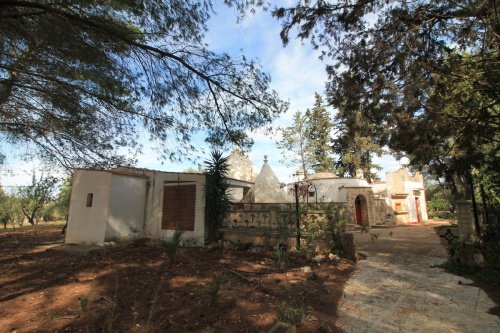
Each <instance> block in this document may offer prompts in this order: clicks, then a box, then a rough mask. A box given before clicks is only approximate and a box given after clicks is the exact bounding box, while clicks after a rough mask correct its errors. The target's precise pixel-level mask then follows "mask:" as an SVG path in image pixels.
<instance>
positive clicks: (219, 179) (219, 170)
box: [204, 150, 231, 242]
mask: <svg viewBox="0 0 500 333" xmlns="http://www.w3.org/2000/svg"><path fill="white" fill-rule="evenodd" d="M204 165H205V170H206V171H205V175H206V184H205V224H206V230H207V233H206V240H207V242H214V241H217V240H218V239H220V233H219V228H220V227H221V226H222V222H223V220H224V217H225V215H226V213H227V212H228V210H229V208H230V206H231V202H230V201H229V193H228V188H229V184H228V183H227V180H226V175H227V173H228V170H229V164H228V158H227V157H223V156H222V152H221V151H218V150H213V151H212V152H211V157H210V159H209V160H205V161H204Z"/></svg>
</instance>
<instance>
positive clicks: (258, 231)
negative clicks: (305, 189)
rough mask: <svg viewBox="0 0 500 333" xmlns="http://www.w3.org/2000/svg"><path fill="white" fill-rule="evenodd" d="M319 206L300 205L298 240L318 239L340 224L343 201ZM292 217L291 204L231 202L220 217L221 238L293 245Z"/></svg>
mask: <svg viewBox="0 0 500 333" xmlns="http://www.w3.org/2000/svg"><path fill="white" fill-rule="evenodd" d="M308 208H309V209H308ZM321 208H324V209H316V208H315V209H312V208H311V206H309V207H308V206H307V205H306V204H301V205H300V209H299V218H300V233H301V241H303V242H305V243H311V242H312V241H317V242H318V241H320V240H321V239H324V238H325V234H326V236H329V235H328V234H329V233H331V232H332V230H333V229H335V228H343V227H344V225H345V224H344V220H345V219H344V205H343V204H330V205H329V206H328V205H324V207H321ZM296 219H297V215H296V210H295V204H255V203H252V204H246V203H245V204H234V205H233V207H232V209H231V210H230V211H229V213H228V214H227V215H226V218H225V220H224V224H223V229H222V232H223V240H225V241H230V242H233V243H240V244H247V243H251V244H253V245H255V246H275V245H276V244H277V243H278V242H282V243H283V242H284V243H287V244H289V246H292V247H294V246H295V237H296V221H297V220H296ZM320 243H321V241H320Z"/></svg>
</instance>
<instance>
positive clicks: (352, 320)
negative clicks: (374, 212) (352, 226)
mask: <svg viewBox="0 0 500 333" xmlns="http://www.w3.org/2000/svg"><path fill="white" fill-rule="evenodd" d="M434 225H435V224H433V223H430V224H429V225H416V226H404V227H396V228H391V229H378V230H376V229H372V230H370V231H369V233H356V234H355V240H356V242H357V245H358V249H359V250H360V251H362V252H363V253H364V254H366V260H362V261H360V262H359V265H358V267H359V268H358V270H357V271H356V272H355V273H354V274H353V276H352V278H351V279H350V280H349V282H348V283H347V284H346V287H345V290H344V294H345V298H344V299H343V300H342V301H341V304H340V305H339V326H341V327H342V329H343V330H344V331H345V332H356V333H360V332H384V333H386V332H492V333H493V332H500V318H499V317H497V316H495V315H492V314H491V311H492V309H494V308H495V306H496V304H495V303H494V302H493V301H492V299H491V298H489V297H488V295H487V294H486V293H485V291H484V290H482V289H480V288H477V287H476V286H474V285H473V283H472V281H471V280H469V279H467V278H465V277H462V276H457V275H453V274H449V273H448V272H446V271H444V270H443V269H442V268H440V267H437V265H439V264H442V263H443V262H445V260H446V258H447V252H446V247H445V246H443V245H441V244H440V242H439V237H438V236H437V235H436V234H435V232H434V230H433V228H432V227H433V226H434ZM490 292H493V293H496V294H497V295H498V290H496V291H491V290H490Z"/></svg>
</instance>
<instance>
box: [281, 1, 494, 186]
mask: <svg viewBox="0 0 500 333" xmlns="http://www.w3.org/2000/svg"><path fill="white" fill-rule="evenodd" d="M498 13H499V10H498V4H497V2H496V1H494V0H466V1H455V0H432V1H431V0H417V1H406V0H402V1H396V0H362V1H348V0H337V1H310V0H303V1H297V3H296V4H295V5H294V6H292V7H290V8H277V9H276V10H274V12H273V14H274V16H275V17H277V18H279V19H280V20H281V21H282V23H283V29H282V32H281V37H282V40H283V42H284V43H285V44H286V43H287V42H288V40H289V38H290V35H291V34H293V33H294V32H297V37H298V38H302V39H310V40H311V42H312V44H313V45H314V46H315V47H317V48H319V49H321V50H322V54H323V58H324V59H325V61H327V62H328V65H327V72H328V74H329V81H328V82H327V85H326V89H327V95H328V99H329V102H330V103H331V104H332V105H333V106H334V107H336V108H337V109H338V110H339V117H340V119H341V121H342V124H343V126H345V129H346V131H345V132H346V133H349V135H348V137H350V138H352V137H355V136H356V135H358V136H359V137H360V138H362V139H363V140H366V144H367V145H368V144H373V145H374V146H373V147H376V146H379V147H383V146H388V147H389V148H391V149H392V150H393V151H395V152H397V153H399V154H404V155H408V156H409V157H410V159H411V161H412V164H413V165H415V166H417V167H419V168H422V167H424V166H427V165H428V166H429V167H430V171H432V172H433V173H434V174H436V175H438V176H444V177H446V178H447V179H448V180H452V179H453V177H454V176H459V177H462V176H463V175H466V174H467V173H468V172H470V170H471V168H476V169H488V168H490V169H491V168H494V166H495V165H498V162H499V153H498V151H499V149H498V148H499V146H498V143H499V141H500V136H499V131H498V129H499V125H500V117H499V98H500V97H499V96H500V94H499V93H498V92H499V91H500V89H499V88H500V66H499V63H500V58H499V36H500V24H499V16H498V15H499V14H498ZM349 144H350V143H349V142H346V143H344V144H342V147H349Z"/></svg>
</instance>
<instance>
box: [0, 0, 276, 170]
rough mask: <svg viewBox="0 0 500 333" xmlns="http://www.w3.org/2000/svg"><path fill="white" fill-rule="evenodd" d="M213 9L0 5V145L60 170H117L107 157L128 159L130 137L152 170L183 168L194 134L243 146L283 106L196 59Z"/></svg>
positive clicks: (252, 78) (208, 4)
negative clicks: (178, 163)
mask: <svg viewBox="0 0 500 333" xmlns="http://www.w3.org/2000/svg"><path fill="white" fill-rule="evenodd" d="M213 2H214V1H212V0H170V1H162V0H149V1H141V0H129V1H117V0H110V1H88V0H76V1H47V0H38V1H35V0H33V1H12V0H5V1H1V2H0V136H1V141H2V143H8V144H16V143H21V144H22V146H25V143H30V145H29V147H28V149H27V150H28V151H31V150H33V148H36V153H37V156H40V157H44V158H50V159H51V160H52V161H55V162H57V163H59V164H60V165H63V166H66V167H74V166H82V165H87V166H92V165H98V166H109V165H116V164H118V163H122V162H123V159H121V158H115V159H113V157H115V156H117V154H118V151H119V149H120V148H123V147H127V148H129V149H130V150H131V151H132V152H136V151H140V149H141V144H140V142H139V138H140V137H148V138H149V141H150V142H152V143H156V145H157V148H158V150H157V152H158V158H160V159H164V160H178V159H181V158H189V156H190V155H191V154H188V152H189V153H192V152H193V151H195V150H196V147H194V146H193V145H192V144H191V137H192V135H193V134H195V133H197V132H198V131H200V129H203V130H204V131H206V132H207V133H208V134H207V140H208V141H209V142H212V143H218V144H221V143H224V142H228V141H232V142H238V143H239V144H240V145H243V146H245V145H249V144H251V140H250V139H249V138H248V137H247V136H246V135H245V133H246V132H247V130H248V129H255V128H258V127H260V126H262V125H266V124H269V123H270V122H271V121H272V120H273V119H274V118H275V117H276V116H277V115H278V114H279V113H281V112H283V111H284V110H285V109H286V103H283V102H282V101H280V99H279V98H278V96H277V94H276V92H274V91H272V90H271V89H270V88H269V82H270V79H269V76H268V75H267V74H265V73H263V72H262V70H261V69H260V66H259V65H258V64H257V63H255V62H254V61H251V60H247V59H246V58H244V57H241V58H240V59H236V58H231V57H230V56H229V55H228V54H217V53H214V52H212V51H211V50H210V49H209V48H208V46H207V45H206V43H205V42H204V40H203V37H204V33H205V31H206V29H207V22H208V20H209V18H210V16H211V15H213V14H215V13H214V11H213V8H212V5H213ZM250 2H253V1H246V0H226V1H224V3H225V4H227V5H235V6H236V7H237V8H238V10H239V11H241V10H243V8H245V7H246V6H247V5H248V3H250ZM253 3H255V2H253ZM19 146H21V145H19ZM2 148H3V149H8V147H3V146H2ZM122 150H123V149H122ZM2 156H3V155H2V154H1V152H0V160H1V157H2Z"/></svg>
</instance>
